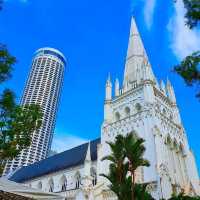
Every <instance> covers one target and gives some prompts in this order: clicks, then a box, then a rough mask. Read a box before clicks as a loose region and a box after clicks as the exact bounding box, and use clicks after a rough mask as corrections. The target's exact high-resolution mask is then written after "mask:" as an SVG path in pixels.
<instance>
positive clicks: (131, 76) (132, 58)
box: [124, 17, 155, 85]
mask: <svg viewBox="0 0 200 200" xmlns="http://www.w3.org/2000/svg"><path fill="white" fill-rule="evenodd" d="M145 67H150V69H148V70H150V71H151V72H149V74H150V75H151V77H148V78H149V79H150V80H152V81H155V77H154V74H153V72H152V69H151V66H150V63H149V61H148V57H147V54H146V51H145V48H144V45H143V42H142V39H141V37H140V34H139V31H138V28H137V25H136V22H135V19H134V18H133V17H132V19H131V29H130V36H129V44H128V51H127V57H126V65H125V72H124V85H126V84H127V82H128V83H130V84H132V83H134V82H137V83H139V82H140V81H141V80H146V77H145V71H146V69H145Z"/></svg>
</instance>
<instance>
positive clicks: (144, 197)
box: [134, 183, 153, 200]
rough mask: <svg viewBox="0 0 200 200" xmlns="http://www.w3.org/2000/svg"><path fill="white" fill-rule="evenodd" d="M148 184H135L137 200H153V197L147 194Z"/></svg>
mask: <svg viewBox="0 0 200 200" xmlns="http://www.w3.org/2000/svg"><path fill="white" fill-rule="evenodd" d="M147 186H148V183H144V184H135V194H134V195H135V200H153V197H152V196H151V195H150V194H149V193H148V192H147Z"/></svg>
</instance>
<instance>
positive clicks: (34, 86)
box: [4, 48, 66, 174]
mask: <svg viewBox="0 0 200 200" xmlns="http://www.w3.org/2000/svg"><path fill="white" fill-rule="evenodd" d="M65 65H66V60H65V57H64V55H63V54H62V53H61V52H59V51H58V50H56V49H53V48H42V49H39V50H37V51H36V53H35V56H34V58H33V61H32V67H31V72H30V74H29V77H28V80H27V83H26V86H25V90H24V94H23V96H22V100H21V104H22V105H27V104H33V103H34V104H38V105H40V106H41V109H42V112H43V120H42V125H41V127H40V129H39V130H38V131H35V132H34V133H33V137H32V144H31V146H30V147H29V148H27V149H25V150H23V151H22V152H21V154H20V155H18V156H17V157H16V158H15V159H14V160H12V161H9V162H8V163H7V165H6V168H5V170H4V174H7V173H9V172H11V171H13V170H15V169H16V168H18V167H20V166H22V165H28V164H31V163H34V162H36V161H39V160H41V159H44V158H46V157H47V155H48V153H49V150H50V147H51V143H52V137H53V132H54V127H55V120H56V113H57V108H58V103H59V97H60V93H61V86H62V82H63V76H64V68H65Z"/></svg>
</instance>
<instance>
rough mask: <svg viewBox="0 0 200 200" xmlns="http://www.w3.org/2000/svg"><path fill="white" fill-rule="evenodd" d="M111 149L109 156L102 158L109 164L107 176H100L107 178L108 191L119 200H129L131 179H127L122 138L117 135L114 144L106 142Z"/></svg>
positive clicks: (127, 164)
mask: <svg viewBox="0 0 200 200" xmlns="http://www.w3.org/2000/svg"><path fill="white" fill-rule="evenodd" d="M107 144H108V145H109V146H110V148H111V154H110V155H108V156H106V157H104V158H103V159H102V161H103V160H108V161H110V162H111V164H110V166H109V174H108V175H105V174H101V176H104V177H105V178H107V179H108V180H109V181H110V183H111V185H110V186H109V187H110V189H111V190H112V191H113V192H114V193H115V194H116V195H117V197H118V199H119V200H130V197H129V195H130V191H129V190H130V188H131V177H130V176H129V177H128V175H127V174H128V168H129V163H128V162H125V158H126V156H125V152H124V147H123V145H124V137H123V136H122V135H118V136H117V137H116V139H115V142H114V143H112V142H107Z"/></svg>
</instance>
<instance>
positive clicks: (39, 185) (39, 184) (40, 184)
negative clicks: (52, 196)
mask: <svg viewBox="0 0 200 200" xmlns="http://www.w3.org/2000/svg"><path fill="white" fill-rule="evenodd" d="M37 188H38V189H39V190H41V189H42V182H41V181H40V182H39V183H38V186H37Z"/></svg>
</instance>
